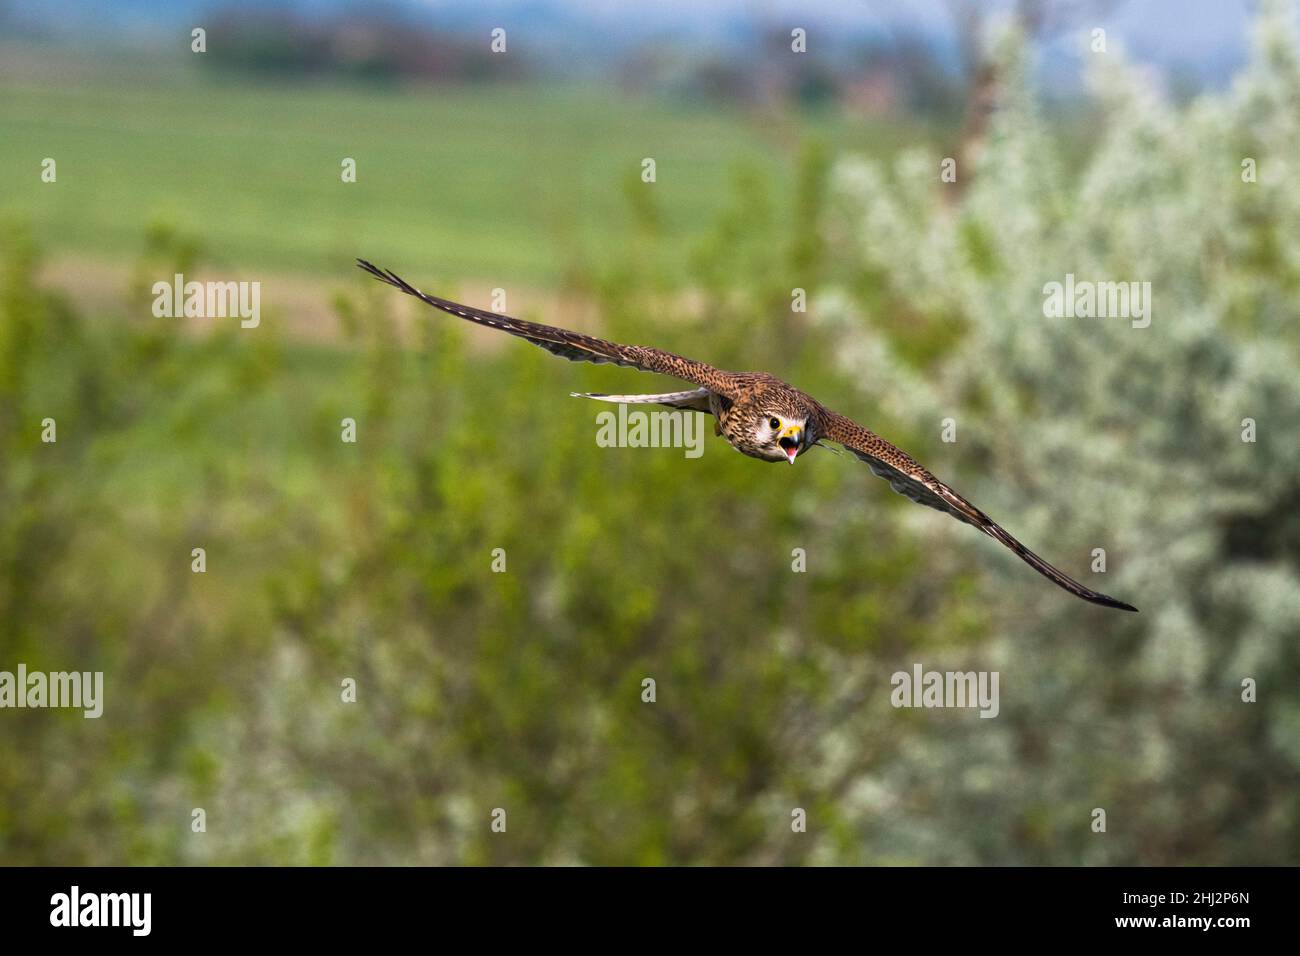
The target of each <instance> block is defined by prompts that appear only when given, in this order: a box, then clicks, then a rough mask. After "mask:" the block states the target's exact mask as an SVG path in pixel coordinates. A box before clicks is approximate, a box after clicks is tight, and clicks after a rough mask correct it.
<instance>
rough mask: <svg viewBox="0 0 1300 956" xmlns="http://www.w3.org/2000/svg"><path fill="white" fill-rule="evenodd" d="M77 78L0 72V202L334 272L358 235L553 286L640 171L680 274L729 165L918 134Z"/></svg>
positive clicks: (596, 108) (122, 242) (391, 92)
mask: <svg viewBox="0 0 1300 956" xmlns="http://www.w3.org/2000/svg"><path fill="white" fill-rule="evenodd" d="M74 75H77V76H78V77H79V79H78V81H77V82H62V83H61V82H59V81H58V80H57V79H55V81H54V82H50V78H49V77H48V76H47V75H45V74H42V75H40V76H39V77H26V76H25V75H24V73H23V71H22V70H20V69H15V70H10V71H8V72H7V73H5V74H3V76H2V77H0V142H2V143H4V149H2V150H0V177H3V180H4V182H5V183H6V184H7V185H6V189H5V192H4V195H3V197H2V198H0V214H3V213H9V214H17V215H20V216H22V217H24V218H25V219H27V220H28V221H29V222H30V223H32V224H33V226H34V231H35V237H36V238H37V240H38V241H40V242H41V243H42V245H43V246H45V247H46V248H48V249H52V250H55V251H58V252H63V251H72V252H79V253H87V254H93V255H96V256H100V257H105V256H106V257H110V258H119V259H124V258H128V257H129V254H130V253H131V252H133V251H135V250H137V249H138V247H139V244H140V237H141V235H142V234H143V231H144V229H145V228H146V227H147V226H148V225H150V224H151V223H155V222H164V223H167V224H170V225H174V226H177V227H180V228H183V229H186V230H188V231H190V232H193V233H198V234H201V235H202V236H203V239H204V243H205V248H206V249H207V251H208V252H209V253H210V255H211V257H212V258H213V259H214V260H215V261H216V262H217V263H220V264H223V265H229V266H236V267H242V268H248V267H258V268H266V269H270V270H276V271H301V272H310V273H325V272H334V273H337V272H338V271H339V270H340V268H341V267H343V266H346V265H347V264H349V263H350V262H351V260H352V258H353V257H354V256H355V255H357V254H358V253H359V251H362V250H364V251H365V253H366V255H368V256H369V257H372V258H377V259H383V260H387V261H393V260H397V261H401V262H408V263H409V262H412V261H416V262H422V263H427V264H429V265H430V266H431V267H435V268H436V269H437V270H439V272H441V273H442V274H444V275H453V276H458V277H473V278H483V279H493V280H500V281H511V282H527V283H531V284H553V283H555V282H556V281H557V280H558V279H559V278H561V277H562V276H563V275H565V274H566V272H571V271H573V270H575V269H577V270H581V269H583V268H585V267H586V266H587V265H588V264H590V263H592V262H596V263H602V262H605V261H608V259H609V254H610V252H611V251H613V250H615V249H617V247H619V246H620V245H622V244H623V243H625V241H626V235H627V230H628V226H629V215H630V213H629V204H628V191H629V189H642V190H653V196H651V197H643V199H644V200H645V201H646V202H647V203H648V204H651V205H652V207H653V208H650V209H648V210H646V212H645V214H646V215H647V216H651V217H653V218H654V219H655V224H656V228H658V229H660V230H662V232H663V234H664V237H665V238H666V239H667V240H668V241H667V243H666V244H665V246H664V249H665V250H667V251H668V252H667V254H668V256H669V260H670V261H669V263H668V265H669V266H670V268H671V269H675V270H676V271H677V272H678V273H679V274H680V272H681V271H682V269H683V268H684V262H685V259H686V255H687V252H688V250H689V249H690V247H691V245H692V244H693V243H694V242H695V241H697V240H698V239H699V238H700V237H701V236H702V235H703V234H704V233H705V232H706V231H707V230H708V229H709V227H710V226H711V225H712V223H713V222H714V221H715V220H716V218H717V216H718V214H719V212H720V211H721V210H722V209H723V208H724V207H725V205H726V203H727V198H728V193H729V192H730V190H731V182H732V180H733V178H734V175H735V173H736V170H737V169H746V170H749V171H750V172H752V173H753V174H755V175H758V176H762V177H770V178H772V179H774V180H777V181H782V180H785V179H788V178H789V177H790V175H791V174H792V171H793V168H794V160H795V158H796V156H797V151H798V149H799V148H800V147H801V145H802V144H803V143H804V142H805V141H806V140H808V139H810V138H815V139H818V140H821V141H824V142H826V143H827V144H834V145H853V146H867V147H870V148H871V150H872V151H873V152H887V151H889V150H891V149H893V148H895V147H896V146H897V145H898V144H899V143H900V142H903V141H905V140H906V139H908V138H909V137H912V136H914V131H910V130H907V129H905V128H903V126H902V125H901V124H898V123H892V122H890V123H884V122H882V123H879V124H870V125H862V124H852V123H849V122H847V121H845V120H843V119H837V118H834V117H825V118H821V119H818V118H816V117H814V118H811V119H800V118H798V117H795V116H793V115H782V116H779V117H774V116H762V117H759V116H754V117H750V116H747V115H745V114H742V113H740V112H727V111H723V110H719V109H717V108H716V107H711V108H708V109H705V108H703V107H700V108H692V107H688V106H673V105H670V104H665V103H662V102H657V101H649V100H642V99H637V98H633V97H629V96H625V95H623V94H621V93H619V92H618V91H617V90H609V89H601V88H592V87H585V88H564V87H548V86H541V87H538V86H529V87H523V86H513V87H507V86H479V87H469V86H466V87H444V88H438V89H429V88H419V89H415V88H410V89H404V88H386V87H378V86H377V87H373V88H356V87H347V86H330V85H307V84H303V85H298V86H294V85H289V86H284V85H280V86H275V87H272V86H269V85H266V84H260V83H256V82H250V81H247V80H240V81H232V80H231V79H229V78H227V77H224V76H222V75H211V74H208V73H205V72H200V71H195V70H189V69H185V68H182V67H181V66H179V65H166V64H163V65H159V66H157V67H154V68H152V69H148V68H143V67H141V66H140V65H138V64H137V65H136V66H135V67H134V68H132V69H129V70H128V69H124V68H110V67H109V66H105V67H104V71H103V72H102V73H97V74H95V79H94V82H84V80H82V79H80V71H75V73H74ZM46 157H52V158H54V159H55V160H56V162H57V163H58V181H57V183H55V184H46V183H43V182H41V179H40V171H41V162H42V160H43V159H44V158H46ZM344 157H351V158H354V159H355V160H356V161H357V181H356V182H355V183H351V184H345V183H343V182H342V180H341V176H340V173H341V162H342V160H343V159H344ZM645 157H651V158H654V159H655V161H656V163H657V182H656V183H655V184H653V186H647V185H645V184H642V183H641V181H640V178H639V177H640V172H641V161H642V159H643V158H645Z"/></svg>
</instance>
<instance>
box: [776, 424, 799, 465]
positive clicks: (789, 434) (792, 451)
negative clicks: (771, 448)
mask: <svg viewBox="0 0 1300 956" xmlns="http://www.w3.org/2000/svg"><path fill="white" fill-rule="evenodd" d="M777 444H778V445H780V446H781V450H782V451H783V452H785V457H786V459H787V460H788V461H789V462H790V464H792V465H793V464H794V460H795V458H796V456H798V454H799V450H800V448H802V447H803V429H801V428H800V427H799V426H798V425H786V426H785V428H783V429H781V436H780V437H779V438H778V439H777Z"/></svg>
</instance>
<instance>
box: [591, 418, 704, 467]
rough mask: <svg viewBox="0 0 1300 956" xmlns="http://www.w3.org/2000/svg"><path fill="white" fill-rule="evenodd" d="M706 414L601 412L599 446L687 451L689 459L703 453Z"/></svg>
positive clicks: (597, 438) (598, 433)
mask: <svg viewBox="0 0 1300 956" xmlns="http://www.w3.org/2000/svg"><path fill="white" fill-rule="evenodd" d="M704 417H705V416H704V415H703V414H702V413H700V412H688V411H681V410H673V411H668V410H665V411H653V412H652V411H647V410H646V409H643V408H637V409H632V410H629V409H628V407H627V406H626V405H619V406H618V411H617V412H612V411H605V412H598V413H597V415H596V424H597V425H598V426H599V427H598V428H597V430H596V444H597V445H599V446H600V447H601V448H684V449H686V452H685V455H686V457H687V458H699V457H700V456H701V455H703V454H704Z"/></svg>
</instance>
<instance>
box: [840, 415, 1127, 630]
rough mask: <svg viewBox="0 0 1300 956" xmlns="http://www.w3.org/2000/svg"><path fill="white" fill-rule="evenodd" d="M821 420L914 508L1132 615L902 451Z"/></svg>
mask: <svg viewBox="0 0 1300 956" xmlns="http://www.w3.org/2000/svg"><path fill="white" fill-rule="evenodd" d="M823 415H824V424H825V428H824V434H823V436H822V437H824V438H826V439H828V440H829V441H833V442H838V443H839V444H841V445H843V446H844V447H845V448H847V449H848V450H849V451H850V452H852V453H853V454H854V455H856V456H857V457H858V458H861V459H862V460H863V461H865V462H866V463H867V465H868V466H869V467H870V468H871V470H872V472H874V473H875V474H876V475H878V476H879V477H881V478H884V479H885V480H886V481H888V482H889V484H890V487H892V488H893V489H894V490H895V491H897V492H898V493H899V494H901V495H905V496H906V497H908V498H911V499H912V500H913V501H915V502H917V503H919V504H923V505H928V506H929V507H931V508H937V509H938V510H939V511H944V512H947V513H948V514H950V515H952V516H953V517H954V518H956V519H957V520H959V521H964V522H966V523H967V524H970V525H974V526H975V527H977V528H979V529H980V530H981V531H983V532H984V533H985V534H986V535H988V536H989V537H990V538H993V539H994V540H995V541H998V542H999V543H1001V544H1003V545H1005V546H1006V547H1007V548H1010V549H1011V550H1012V551H1013V552H1015V554H1016V556H1017V557H1019V558H1020V559H1021V560H1022V561H1024V562H1025V563H1026V564H1028V565H1029V566H1030V567H1031V568H1033V569H1034V570H1035V571H1037V572H1038V573H1039V574H1041V575H1043V577H1045V578H1048V579H1049V580H1051V581H1053V582H1054V583H1056V584H1057V585H1059V586H1060V587H1063V588H1065V590H1067V591H1069V592H1070V593H1071V594H1074V595H1076V596H1078V597H1081V598H1083V599H1084V600H1085V601H1091V602H1092V603H1093V604H1100V605H1102V606H1103V607H1114V608H1119V609H1120V610H1124V611H1136V610H1137V608H1135V607H1134V606H1133V605H1131V604H1125V603H1124V602H1123V601H1118V600H1116V599H1115V598H1113V597H1109V596H1108V595H1105V594H1101V593H1099V592H1097V591H1094V590H1092V589H1091V588H1086V587H1084V586H1083V585H1082V584H1080V583H1079V582H1078V581H1076V580H1074V578H1072V577H1070V576H1069V575H1068V574H1065V573H1064V572H1063V571H1060V570H1058V569H1056V568H1054V567H1052V565H1050V564H1048V563H1047V562H1046V561H1044V560H1043V559H1042V558H1040V557H1039V556H1038V555H1036V554H1034V552H1032V551H1030V550H1029V549H1028V548H1026V547H1025V546H1024V545H1023V544H1021V543H1020V542H1019V541H1017V540H1016V539H1015V538H1013V537H1012V536H1011V535H1010V534H1009V533H1008V532H1007V530H1006V529H1005V528H1003V527H1002V526H1001V525H999V524H998V523H997V522H995V521H994V520H993V519H992V518H990V517H989V516H988V515H986V514H985V513H984V512H982V511H980V510H979V509H978V508H976V507H975V506H974V505H973V504H971V503H970V502H969V501H967V500H966V499H965V498H963V497H962V496H961V495H959V494H957V492H955V491H953V490H952V489H951V488H949V487H948V486H947V485H945V484H944V483H943V482H942V481H940V480H939V479H938V478H936V477H934V475H932V474H930V472H928V471H926V470H925V469H924V468H922V467H921V466H920V464H918V463H917V461H916V460H915V459H914V458H912V456H911V455H909V454H907V453H906V452H905V451H903V450H902V449H900V448H896V447H895V446H894V445H891V444H890V443H889V442H887V441H885V440H884V439H883V438H881V437H880V436H879V435H877V434H875V433H874V432H872V431H870V430H869V429H866V428H863V427H862V426H861V425H859V424H858V423H857V422H855V421H853V420H852V419H850V418H846V417H844V416H843V415H840V414H838V413H837V412H832V411H830V410H824V412H823Z"/></svg>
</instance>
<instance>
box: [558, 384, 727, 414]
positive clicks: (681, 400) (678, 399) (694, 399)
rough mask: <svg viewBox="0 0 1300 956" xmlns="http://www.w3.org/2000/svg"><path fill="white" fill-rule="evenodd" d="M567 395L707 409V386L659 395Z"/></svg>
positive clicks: (586, 393)
mask: <svg viewBox="0 0 1300 956" xmlns="http://www.w3.org/2000/svg"><path fill="white" fill-rule="evenodd" d="M569 395H571V396H572V397H573V398H593V399H595V400H596V401H598V402H614V403H615V404H618V405H667V406H668V407H669V408H693V409H695V410H696V411H701V412H707V411H708V410H709V390H708V389H707V388H692V389H687V390H686V391H684V392H663V393H661V394H659V395H604V394H601V393H600V392H570V393H569Z"/></svg>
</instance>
